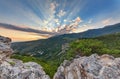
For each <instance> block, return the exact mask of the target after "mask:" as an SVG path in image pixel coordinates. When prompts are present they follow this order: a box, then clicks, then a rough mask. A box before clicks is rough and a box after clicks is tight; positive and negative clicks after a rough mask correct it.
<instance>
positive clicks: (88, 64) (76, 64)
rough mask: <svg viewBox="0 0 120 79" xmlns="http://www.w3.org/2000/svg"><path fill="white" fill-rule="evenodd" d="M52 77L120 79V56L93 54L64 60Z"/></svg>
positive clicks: (61, 78) (62, 78) (60, 78)
mask: <svg viewBox="0 0 120 79" xmlns="http://www.w3.org/2000/svg"><path fill="white" fill-rule="evenodd" d="M54 79H120V58H114V57H112V56H110V55H107V54H105V55H102V56H98V55H97V54H93V55H91V56H89V57H79V58H76V59H73V60H72V61H67V60H65V61H64V62H63V63H62V64H61V66H60V67H59V68H58V70H57V72H56V73H55V75H54Z"/></svg>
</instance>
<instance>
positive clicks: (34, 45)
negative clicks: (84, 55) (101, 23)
mask: <svg viewBox="0 0 120 79" xmlns="http://www.w3.org/2000/svg"><path fill="white" fill-rule="evenodd" d="M118 32H120V23H118V24H115V25H109V26H106V27H104V28H99V29H91V30H88V31H85V32H81V33H72V34H64V35H59V36H54V37H51V38H48V39H41V40H36V41H29V42H18V43H13V44H12V48H13V49H15V51H16V52H19V53H20V54H23V55H32V56H37V57H41V58H45V59H48V58H51V57H54V56H56V55H57V54H58V53H59V52H60V51H61V49H62V45H65V44H66V43H69V42H71V41H73V40H75V39H79V38H92V37H97V36H101V35H106V34H113V33H118Z"/></svg>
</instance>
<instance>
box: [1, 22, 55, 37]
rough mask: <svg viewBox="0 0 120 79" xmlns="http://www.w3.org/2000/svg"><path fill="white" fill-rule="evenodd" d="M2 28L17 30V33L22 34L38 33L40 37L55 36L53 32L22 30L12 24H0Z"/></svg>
mask: <svg viewBox="0 0 120 79" xmlns="http://www.w3.org/2000/svg"><path fill="white" fill-rule="evenodd" d="M0 28H5V29H10V30H17V31H22V32H31V33H36V34H39V35H44V36H45V35H54V33H52V32H48V31H42V30H36V29H32V28H21V27H19V26H15V25H11V24H5V23H0Z"/></svg>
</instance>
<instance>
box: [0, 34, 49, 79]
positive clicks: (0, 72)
mask: <svg viewBox="0 0 120 79" xmlns="http://www.w3.org/2000/svg"><path fill="white" fill-rule="evenodd" d="M10 43H11V39H9V38H6V37H2V36H0V79H50V78H49V76H48V75H46V73H45V72H44V71H43V68H42V67H41V66H40V65H39V64H37V63H35V62H28V63H23V62H22V61H20V60H16V59H10V56H11V54H12V52H13V50H12V49H11V48H10Z"/></svg>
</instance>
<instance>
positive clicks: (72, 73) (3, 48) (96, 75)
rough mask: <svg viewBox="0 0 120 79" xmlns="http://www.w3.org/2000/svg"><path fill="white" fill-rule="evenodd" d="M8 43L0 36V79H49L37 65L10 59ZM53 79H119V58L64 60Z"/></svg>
mask: <svg viewBox="0 0 120 79" xmlns="http://www.w3.org/2000/svg"><path fill="white" fill-rule="evenodd" d="M10 43H11V39H9V38H6V37H2V36H0V79H50V77H49V76H48V75H46V73H45V72H44V70H43V68H42V67H41V66H40V65H39V64H37V63H35V62H28V63H23V62H22V61H20V60H16V59H10V56H11V54H12V53H13V50H12V49H11V48H10ZM53 79H120V58H114V57H113V56H110V55H102V56H98V55H97V54H93V55H91V56H89V57H77V58H75V59H73V60H71V61H67V60H65V61H64V62H63V63H62V64H61V65H60V67H59V68H58V70H57V72H56V73H55V75H54V78H53Z"/></svg>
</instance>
